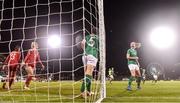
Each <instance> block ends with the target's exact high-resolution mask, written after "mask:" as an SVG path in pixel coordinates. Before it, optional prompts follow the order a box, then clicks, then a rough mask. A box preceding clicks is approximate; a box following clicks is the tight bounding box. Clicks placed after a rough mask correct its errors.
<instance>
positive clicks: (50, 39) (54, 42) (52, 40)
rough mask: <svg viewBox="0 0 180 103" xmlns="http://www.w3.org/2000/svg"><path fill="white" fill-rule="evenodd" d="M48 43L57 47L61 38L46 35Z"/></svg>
mask: <svg viewBox="0 0 180 103" xmlns="http://www.w3.org/2000/svg"><path fill="white" fill-rule="evenodd" d="M48 45H49V46H50V47H52V48H58V47H60V45H61V39H60V37H59V36H57V35H52V36H50V37H48Z"/></svg>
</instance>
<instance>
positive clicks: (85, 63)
mask: <svg viewBox="0 0 180 103" xmlns="http://www.w3.org/2000/svg"><path fill="white" fill-rule="evenodd" d="M86 57H87V56H86V55H84V56H82V62H83V65H84V75H85V71H86V70H87V69H86V68H87V59H86ZM85 86H86V84H85V78H83V82H82V85H81V93H83V92H84V91H85V88H86V87H85Z"/></svg>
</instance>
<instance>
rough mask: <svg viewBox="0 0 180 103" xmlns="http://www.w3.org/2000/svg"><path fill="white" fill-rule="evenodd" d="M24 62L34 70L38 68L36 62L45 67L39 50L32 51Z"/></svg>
mask: <svg viewBox="0 0 180 103" xmlns="http://www.w3.org/2000/svg"><path fill="white" fill-rule="evenodd" d="M24 62H25V63H26V64H28V66H31V67H33V68H34V67H36V62H40V63H41V65H43V64H42V62H41V59H40V55H39V52H38V50H37V49H30V50H29V51H28V53H27V55H26V57H25V60H24Z"/></svg>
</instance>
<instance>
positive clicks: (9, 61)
mask: <svg viewBox="0 0 180 103" xmlns="http://www.w3.org/2000/svg"><path fill="white" fill-rule="evenodd" d="M20 58H21V52H20V47H19V46H16V47H15V48H14V51H12V52H11V53H10V54H9V55H8V56H7V58H6V60H5V62H4V64H5V65H4V66H3V69H5V68H6V67H7V69H8V70H7V71H8V75H7V79H6V81H5V82H4V83H3V89H5V88H6V84H7V82H9V85H8V87H7V89H11V85H12V83H13V82H14V80H15V78H16V72H17V69H18V68H19V60H20Z"/></svg>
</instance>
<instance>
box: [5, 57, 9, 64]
mask: <svg viewBox="0 0 180 103" xmlns="http://www.w3.org/2000/svg"><path fill="white" fill-rule="evenodd" d="M9 58H10V55H8V56H7V58H6V60H5V61H4V64H7V63H8V61H9Z"/></svg>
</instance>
